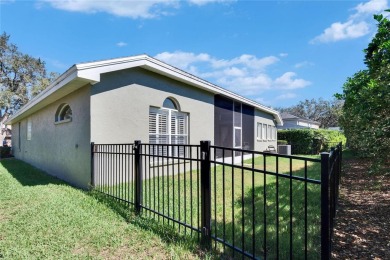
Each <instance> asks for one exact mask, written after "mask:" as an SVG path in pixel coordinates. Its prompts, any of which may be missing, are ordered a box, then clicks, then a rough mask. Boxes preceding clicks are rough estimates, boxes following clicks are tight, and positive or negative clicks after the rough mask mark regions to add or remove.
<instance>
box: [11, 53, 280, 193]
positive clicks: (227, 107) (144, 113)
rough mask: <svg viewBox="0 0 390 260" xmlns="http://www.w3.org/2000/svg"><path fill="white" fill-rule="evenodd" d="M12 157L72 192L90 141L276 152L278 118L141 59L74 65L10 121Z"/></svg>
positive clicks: (80, 180)
mask: <svg viewBox="0 0 390 260" xmlns="http://www.w3.org/2000/svg"><path fill="white" fill-rule="evenodd" d="M7 124H11V125H12V129H13V152H14V156H15V157H16V158H18V159H21V160H24V161H27V162H29V163H31V164H32V165H35V166H36V167H38V168H41V169H43V170H45V171H47V172H48V173H50V174H53V175H55V176H57V177H59V178H61V179H64V180H66V181H68V182H70V183H72V184H74V185H76V186H79V187H83V188H85V187H87V186H88V183H90V156H91V152H90V149H91V146H90V143H91V142H95V143H100V144H102V143H103V144H104V143H106V144H108V143H110V144H114V143H132V142H133V141H134V140H141V141H142V142H144V143H154V144H158V143H159V144H161V143H163V144H167V143H172V144H199V142H200V141H201V140H210V141H211V143H212V144H213V145H219V146H226V147H236V148H245V149H251V150H258V151H263V150H265V149H267V147H268V146H269V145H274V146H276V126H277V125H282V119H281V117H280V115H279V113H278V112H277V111H275V110H273V109H270V108H268V107H265V106H263V105H260V104H258V103H256V102H254V101H252V100H249V99H247V98H244V97H242V96H240V95H237V94H235V93H232V92H230V91H227V90H225V89H223V88H221V87H218V86H216V85H213V84H211V83H209V82H207V81H205V80H202V79H200V78H198V77H195V76H193V75H191V74H189V73H186V72H184V71H182V70H179V69H177V68H175V67H172V66H170V65H168V64H166V63H163V62H161V61H159V60H156V59H154V58H152V57H149V56H147V55H140V56H133V57H126V58H119V59H111V60H104V61H96V62H89V63H81V64H77V65H74V66H72V67H71V68H69V69H68V70H67V71H66V72H65V73H64V74H62V75H61V76H60V77H59V78H58V79H56V80H55V81H54V82H53V83H52V84H51V85H50V86H49V87H48V88H47V89H45V90H44V91H43V92H41V93H40V94H39V95H38V96H36V97H35V98H34V99H32V100H31V101H30V102H29V103H28V104H26V105H25V106H24V107H22V108H21V109H20V110H19V111H18V112H17V113H16V114H14V115H13V116H12V117H11V118H10V119H8V121H7Z"/></svg>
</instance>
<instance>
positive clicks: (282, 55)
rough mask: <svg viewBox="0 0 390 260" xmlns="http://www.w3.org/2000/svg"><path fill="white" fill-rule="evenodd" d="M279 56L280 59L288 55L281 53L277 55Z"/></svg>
mask: <svg viewBox="0 0 390 260" xmlns="http://www.w3.org/2000/svg"><path fill="white" fill-rule="evenodd" d="M279 56H280V57H287V56H288V53H285V52H282V53H279Z"/></svg>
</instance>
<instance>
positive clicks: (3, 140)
mask: <svg viewBox="0 0 390 260" xmlns="http://www.w3.org/2000/svg"><path fill="white" fill-rule="evenodd" d="M11 136H12V130H11V126H7V125H5V124H4V123H3V122H0V146H11Z"/></svg>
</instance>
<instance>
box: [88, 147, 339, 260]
mask: <svg viewBox="0 0 390 260" xmlns="http://www.w3.org/2000/svg"><path fill="white" fill-rule="evenodd" d="M341 149H342V148H341V144H339V145H338V146H337V147H336V148H334V149H332V150H331V152H330V153H322V154H321V158H319V157H318V156H307V157H301V156H287V155H279V154H271V153H263V152H256V151H250V150H243V149H233V148H226V147H220V146H212V145H211V144H210V142H209V141H202V142H201V143H200V145H181V144H171V145H167V144H144V143H141V142H140V141H135V142H134V143H133V144H94V143H92V144H91V152H92V156H91V169H92V175H91V179H92V185H93V187H94V189H95V190H97V191H99V192H101V193H104V194H106V195H107V196H109V197H112V198H114V199H117V200H119V201H122V202H125V203H126V204H128V205H130V206H132V207H134V209H135V211H136V212H137V213H139V214H142V215H143V216H147V217H150V218H153V219H155V220H156V221H160V222H163V223H165V224H167V225H170V226H172V227H173V228H174V229H176V230H177V232H178V233H180V234H183V235H188V236H191V237H196V238H197V239H198V240H199V241H200V242H202V244H203V245H205V246H206V247H208V248H210V247H212V248H213V249H214V250H215V252H217V253H218V254H221V256H226V257H228V258H230V257H233V258H234V257H249V258H253V259H267V258H269V259H274V258H280V259H284V258H290V259H292V258H305V259H318V258H322V259H328V258H329V257H330V250H331V237H332V233H333V231H332V230H333V224H334V218H335V213H336V205H337V198H338V186H339V184H340V173H341V152H342V150H341Z"/></svg>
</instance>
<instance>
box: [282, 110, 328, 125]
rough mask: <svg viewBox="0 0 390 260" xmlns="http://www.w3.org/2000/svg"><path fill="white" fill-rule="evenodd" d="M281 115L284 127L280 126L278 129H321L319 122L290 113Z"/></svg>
mask: <svg viewBox="0 0 390 260" xmlns="http://www.w3.org/2000/svg"><path fill="white" fill-rule="evenodd" d="M280 115H281V117H282V120H283V125H282V126H280V125H279V126H278V129H300V128H311V129H319V128H320V125H321V123H319V122H317V121H313V120H310V119H305V118H301V117H297V116H294V115H291V114H288V113H281V114H280Z"/></svg>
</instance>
